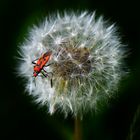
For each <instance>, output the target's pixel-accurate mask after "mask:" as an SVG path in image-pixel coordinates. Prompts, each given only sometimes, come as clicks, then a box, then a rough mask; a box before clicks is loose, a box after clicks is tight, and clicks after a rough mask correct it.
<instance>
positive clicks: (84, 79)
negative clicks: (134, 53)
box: [19, 12, 125, 116]
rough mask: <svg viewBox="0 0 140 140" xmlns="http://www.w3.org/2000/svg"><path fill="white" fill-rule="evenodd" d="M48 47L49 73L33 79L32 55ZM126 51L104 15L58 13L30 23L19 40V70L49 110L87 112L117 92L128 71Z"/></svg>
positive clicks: (37, 56) (40, 52)
mask: <svg viewBox="0 0 140 140" xmlns="http://www.w3.org/2000/svg"><path fill="white" fill-rule="evenodd" d="M49 50H51V52H52V55H51V58H50V60H49V62H48V63H49V64H51V65H49V66H48V67H44V70H45V71H47V73H48V75H49V76H48V77H44V76H43V75H40V76H37V77H36V78H35V80H32V76H33V71H34V69H33V67H34V65H33V64H32V61H34V60H35V59H38V58H40V56H41V55H42V54H44V53H45V52H47V51H49ZM124 53H125V51H124V49H123V45H122V44H121V42H120V38H119V37H118V35H117V33H116V28H115V26H114V25H110V26H109V25H107V24H106V21H104V20H103V18H102V17H99V18H98V19H95V13H93V14H88V12H82V13H80V14H78V13H76V14H75V13H65V14H64V15H63V16H61V15H60V14H59V13H57V16H55V17H54V16H52V17H51V18H50V19H49V20H48V19H46V20H45V22H44V23H43V24H40V25H39V26H34V27H33V28H32V29H31V31H30V33H29V38H28V39H26V41H25V43H24V44H23V45H22V46H21V54H22V56H21V57H22V60H23V61H22V62H21V64H20V66H19V74H20V75H21V76H22V77H25V78H26V79H27V83H26V90H27V91H28V92H29V93H30V94H31V95H32V96H34V97H35V99H36V100H35V101H36V102H37V103H40V104H42V105H46V106H47V107H48V111H49V113H50V114H53V113H54V112H55V111H58V110H60V111H61V112H63V113H64V114H65V115H66V116H67V115H68V114H69V113H71V114H73V115H74V116H77V115H81V116H83V114H84V113H86V112H88V111H90V110H94V109H95V108H97V103H98V102H100V101H102V100H107V99H108V98H109V97H111V96H113V95H114V94H115V91H116V90H117V87H118V83H119V81H120V79H121V77H122V75H123V74H124V73H125V72H124V71H123V70H122V59H123V56H124ZM48 63H47V64H48ZM50 75H51V76H50ZM51 80H52V82H53V86H51V84H50V83H51V82H50V81H51Z"/></svg>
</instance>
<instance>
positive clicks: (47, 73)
mask: <svg viewBox="0 0 140 140" xmlns="http://www.w3.org/2000/svg"><path fill="white" fill-rule="evenodd" d="M42 70H43V71H44V72H45V73H46V75H47V76H48V77H50V76H49V73H50V74H52V76H53V73H52V72H47V71H46V70H44V69H42ZM42 74H43V75H45V74H44V73H42ZM46 75H45V77H47V76H46ZM52 76H51V87H53V82H52Z"/></svg>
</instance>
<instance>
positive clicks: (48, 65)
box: [44, 63, 54, 67]
mask: <svg viewBox="0 0 140 140" xmlns="http://www.w3.org/2000/svg"><path fill="white" fill-rule="evenodd" d="M52 64H54V63H50V64H48V65H45V66H44V67H48V66H50V65H52Z"/></svg>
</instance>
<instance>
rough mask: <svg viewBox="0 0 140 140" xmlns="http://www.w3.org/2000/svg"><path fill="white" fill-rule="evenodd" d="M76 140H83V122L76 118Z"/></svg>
mask: <svg viewBox="0 0 140 140" xmlns="http://www.w3.org/2000/svg"><path fill="white" fill-rule="evenodd" d="M74 129H75V130H74V140H82V133H81V120H80V119H79V117H76V118H75V128H74Z"/></svg>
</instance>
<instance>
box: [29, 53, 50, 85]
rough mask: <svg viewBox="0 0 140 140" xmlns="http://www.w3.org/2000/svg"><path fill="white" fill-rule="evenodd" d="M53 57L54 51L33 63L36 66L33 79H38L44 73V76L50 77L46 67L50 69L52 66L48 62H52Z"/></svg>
mask: <svg viewBox="0 0 140 140" xmlns="http://www.w3.org/2000/svg"><path fill="white" fill-rule="evenodd" d="M51 55H52V51H47V52H45V53H44V54H43V55H42V56H41V57H40V58H37V59H35V60H34V61H32V64H35V65H34V69H33V70H34V72H33V77H37V76H38V75H39V74H40V73H42V75H43V76H45V77H48V76H49V74H48V72H47V71H46V70H45V69H44V67H48V66H49V65H51V64H48V65H46V64H47V62H48V61H49V60H50V57H51ZM51 87H52V79H51Z"/></svg>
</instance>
